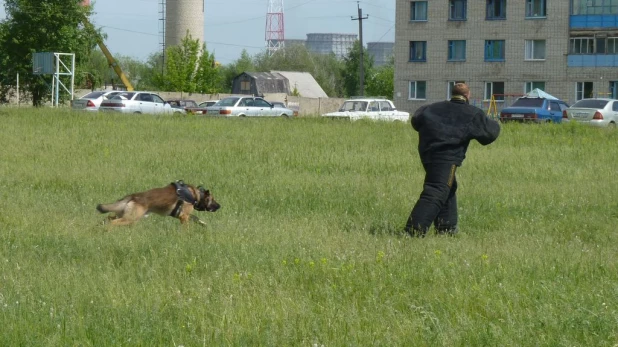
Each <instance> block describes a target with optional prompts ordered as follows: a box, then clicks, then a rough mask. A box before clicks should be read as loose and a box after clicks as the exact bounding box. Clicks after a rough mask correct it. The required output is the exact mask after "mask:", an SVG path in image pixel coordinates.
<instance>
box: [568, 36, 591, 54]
mask: <svg viewBox="0 0 618 347" xmlns="http://www.w3.org/2000/svg"><path fill="white" fill-rule="evenodd" d="M569 52H570V53H571V54H592V53H594V38H592V37H572V38H571V39H570V40H569Z"/></svg>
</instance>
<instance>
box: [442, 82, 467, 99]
mask: <svg viewBox="0 0 618 347" xmlns="http://www.w3.org/2000/svg"><path fill="white" fill-rule="evenodd" d="M457 83H466V82H465V81H448V82H447V85H446V100H450V99H451V96H452V95H451V93H452V91H453V87H454V86H455V84H457Z"/></svg>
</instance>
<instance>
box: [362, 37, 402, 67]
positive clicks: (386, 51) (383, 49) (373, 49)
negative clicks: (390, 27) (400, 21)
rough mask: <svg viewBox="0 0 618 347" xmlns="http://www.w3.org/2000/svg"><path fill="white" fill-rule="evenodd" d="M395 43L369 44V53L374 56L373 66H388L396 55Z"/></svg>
mask: <svg viewBox="0 0 618 347" xmlns="http://www.w3.org/2000/svg"><path fill="white" fill-rule="evenodd" d="M394 49H395V43H394V42H367V53H368V54H371V55H372V56H373V66H375V67H378V66H382V65H386V64H388V63H389V62H390V61H391V59H393V54H394V53H395V51H394Z"/></svg>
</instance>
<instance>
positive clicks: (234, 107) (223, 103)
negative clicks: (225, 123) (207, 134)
mask: <svg viewBox="0 0 618 347" xmlns="http://www.w3.org/2000/svg"><path fill="white" fill-rule="evenodd" d="M206 115H208V116H227V117H288V116H293V115H294V111H292V110H291V109H289V108H281V107H274V106H273V105H272V104H271V103H269V102H268V101H266V100H264V99H262V98H259V97H253V96H230V97H227V98H223V99H221V100H219V102H217V103H216V104H214V105H213V106H209V107H206Z"/></svg>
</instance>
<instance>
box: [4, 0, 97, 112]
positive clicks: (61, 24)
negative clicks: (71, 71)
mask: <svg viewBox="0 0 618 347" xmlns="http://www.w3.org/2000/svg"><path fill="white" fill-rule="evenodd" d="M4 7H5V10H6V15H7V18H6V19H5V20H4V21H2V22H1V23H0V52H2V53H3V54H2V57H1V58H0V81H12V80H14V79H15V76H16V75H17V74H18V73H19V76H20V89H21V91H22V95H25V96H29V97H31V98H32V104H33V105H34V106H40V105H42V103H43V101H44V99H45V98H46V96H47V95H48V94H49V93H50V89H51V88H50V85H49V82H47V81H46V80H45V79H44V78H43V76H40V75H35V74H33V73H32V57H33V54H34V53H36V52H59V53H75V59H76V65H79V64H80V63H81V62H82V60H84V59H87V57H88V53H89V52H90V51H91V50H92V48H93V47H94V46H95V45H96V39H95V36H94V35H92V33H91V32H89V31H86V30H82V24H83V19H84V18H85V17H84V16H87V15H89V13H90V8H89V7H82V6H80V1H76V0H73V1H57V0H5V5H4ZM0 93H1V94H2V95H0V98H2V99H6V96H7V93H9V90H8V88H4V90H0Z"/></svg>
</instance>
